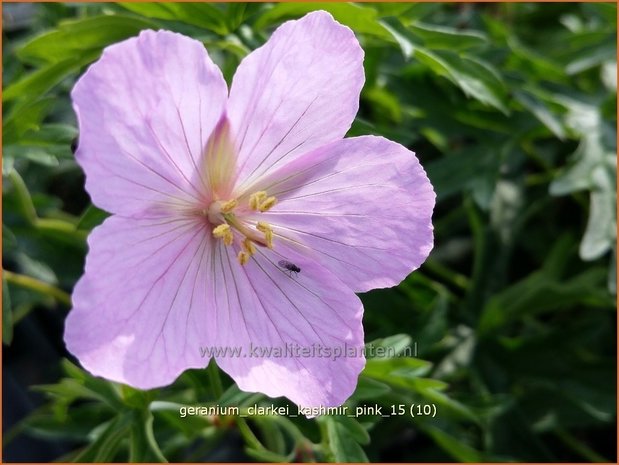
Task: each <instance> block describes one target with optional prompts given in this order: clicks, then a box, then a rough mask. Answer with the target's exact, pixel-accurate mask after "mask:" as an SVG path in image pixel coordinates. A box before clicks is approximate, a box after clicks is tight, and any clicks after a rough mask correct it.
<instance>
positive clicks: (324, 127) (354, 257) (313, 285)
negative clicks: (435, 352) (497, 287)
mask: <svg viewBox="0 0 619 465" xmlns="http://www.w3.org/2000/svg"><path fill="white" fill-rule="evenodd" d="M363 58H364V53H363V50H362V48H361V46H360V44H359V42H358V41H357V38H356V37H355V35H354V33H353V32H352V31H351V30H350V29H349V28H348V27H346V26H343V25H341V24H340V23H338V22H337V21H335V20H334V19H333V17H332V16H331V15H330V14H329V13H326V12H324V11H315V12H312V13H309V14H307V15H305V16H304V17H302V18H301V19H298V20H291V21H287V22H285V23H283V24H282V25H281V26H280V27H279V28H277V29H276V30H275V31H274V32H273V34H272V35H271V37H270V39H269V40H268V41H267V42H266V43H265V44H264V45H263V46H261V47H260V48H258V49H256V50H254V51H253V52H251V53H250V54H248V55H247V56H246V57H245V58H244V59H243V60H242V61H241V63H240V65H239V66H238V69H237V70H236V73H235V75H234V77H233V79H232V84H231V86H230V90H229V91H228V87H227V84H226V82H225V80H224V78H223V76H222V73H221V71H220V70H219V68H218V67H217V66H216V65H215V64H214V63H213V61H212V60H211V58H210V57H209V55H208V52H207V50H206V49H205V47H204V45H203V44H202V43H201V42H199V41H197V40H194V39H191V38H189V37H186V36H184V35H181V34H178V33H173V32H169V31H163V30H160V31H152V30H146V31H142V32H141V33H140V34H139V36H137V37H134V38H130V39H127V40H125V41H122V42H119V43H116V44H113V45H110V46H108V47H107V48H106V49H105V50H104V51H103V54H102V56H101V58H100V59H99V60H98V61H96V62H95V63H94V64H92V65H91V66H90V67H89V68H88V69H87V71H86V72H85V73H84V74H83V76H81V78H80V79H79V80H78V82H77V83H76V84H75V86H74V88H73V90H72V92H71V98H72V101H73V107H74V109H75V112H76V114H77V120H78V126H79V141H78V146H77V150H76V153H75V157H76V160H77V162H78V163H79V165H80V166H81V167H82V169H83V170H84V172H85V174H86V190H87V191H88V193H89V194H90V196H91V199H92V202H93V203H94V204H95V205H96V206H98V207H100V208H101V209H104V210H106V211H108V212H110V213H111V216H110V217H109V218H107V219H106V220H105V221H104V222H103V223H102V224H101V225H100V226H98V227H96V228H95V229H94V230H93V231H92V233H91V234H90V236H89V238H88V246H89V251H88V254H87V257H86V264H85V271H84V274H83V276H82V277H81V278H80V279H79V281H78V282H77V284H76V285H75V288H74V291H73V295H72V304H73V305H72V309H71V311H70V313H69V315H68V317H67V320H66V325H65V342H66V345H67V348H68V350H69V351H70V352H71V353H72V354H73V355H75V357H77V359H78V360H79V362H80V363H81V365H82V366H83V367H84V368H85V369H86V370H88V371H89V372H91V373H92V374H94V375H97V376H102V377H104V378H106V379H109V380H112V381H116V382H121V383H125V384H128V385H130V386H133V387H136V388H141V389H150V388H155V387H160V386H165V385H169V384H171V383H172V382H174V380H175V379H176V378H177V377H178V376H179V375H180V374H181V373H182V372H183V371H184V370H186V369H189V368H204V367H205V366H206V364H207V363H208V361H209V360H208V359H205V357H204V356H203V355H202V354H201V348H203V347H218V348H226V347H228V348H231V347H236V348H241V349H243V348H245V349H246V350H245V351H241V352H238V351H237V352H235V353H233V351H230V352H227V353H223V352H226V351H220V353H219V354H215V355H214V358H215V360H216V362H217V364H218V366H219V367H220V368H221V369H222V370H224V371H225V372H226V373H228V374H229V375H230V376H231V377H232V379H233V380H234V381H235V382H236V383H237V385H238V387H239V388H240V389H242V390H245V391H257V392H262V393H264V394H266V395H268V396H271V397H279V396H285V397H287V398H288V399H290V400H291V401H293V402H295V403H296V404H298V405H301V406H308V407H310V406H311V407H316V406H325V407H328V406H337V405H340V404H342V403H343V402H345V401H346V399H347V398H348V397H349V396H350V395H351V394H352V393H353V391H354V389H355V387H356V384H357V379H358V377H359V373H360V372H361V370H362V369H363V367H364V365H365V358H364V355H363V350H362V348H363V344H364V333H363V325H362V316H363V306H362V303H361V301H360V299H359V298H358V297H357V295H356V293H361V292H365V291H368V290H370V289H374V288H384V287H391V286H394V285H397V284H398V283H400V282H401V281H402V280H403V279H404V278H405V277H406V276H407V275H408V274H409V273H410V272H411V271H413V270H414V269H416V268H418V267H419V266H420V265H421V264H422V263H423V262H424V260H425V259H426V258H427V256H428V254H429V253H430V250H431V249H432V247H433V227H432V221H431V219H432V211H433V208H434V204H435V194H434V190H433V188H432V185H431V184H430V181H429V180H428V178H427V176H426V173H425V171H424V170H423V168H422V167H421V165H420V164H419V161H418V160H417V158H416V157H415V154H414V153H413V152H411V151H410V150H408V149H407V148H405V147H403V146H402V145H400V144H397V143H395V142H392V141H389V140H387V139H385V138H382V137H375V136H361V137H350V138H344V136H345V134H346V132H347V131H348V130H349V128H350V126H351V124H352V122H353V120H354V118H355V116H356V114H357V111H358V108H359V97H360V92H361V88H362V87H363V84H364V81H365V75H364V70H363ZM281 263H285V264H289V265H290V266H287V268H288V269H286V267H282V266H281V265H280V264H281ZM292 265H294V270H291V269H290V268H291V266H292ZM297 269H298V270H299V271H297ZM292 271H295V272H294V273H293V272H292ZM290 344H294V345H296V346H299V347H316V346H319V347H323V348H325V349H330V352H333V351H334V350H337V348H338V347H339V348H341V347H347V348H348V349H347V352H348V353H347V354H346V356H342V357H321V356H316V352H315V351H314V355H313V356H309V357H304V356H303V355H302V353H301V354H296V355H295V356H285V357H276V356H273V355H269V354H268V353H266V355H263V356H261V357H254V356H251V354H250V353H249V347H250V346H254V347H256V346H260V347H286V346H287V345H290ZM350 347H353V348H357V349H358V350H357V351H356V355H353V356H351V355H350V350H349V349H350Z"/></svg>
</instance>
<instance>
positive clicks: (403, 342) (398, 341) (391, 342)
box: [365, 334, 413, 358]
mask: <svg viewBox="0 0 619 465" xmlns="http://www.w3.org/2000/svg"><path fill="white" fill-rule="evenodd" d="M412 342H413V340H412V338H411V337H410V336H409V335H408V334H394V335H393V336H389V337H385V338H381V339H375V340H374V341H371V342H368V343H367V344H366V345H365V350H366V356H367V357H368V358H373V357H380V358H394V357H397V356H399V355H401V354H402V353H403V352H404V351H405V350H407V349H409V350H410V349H411V344H412Z"/></svg>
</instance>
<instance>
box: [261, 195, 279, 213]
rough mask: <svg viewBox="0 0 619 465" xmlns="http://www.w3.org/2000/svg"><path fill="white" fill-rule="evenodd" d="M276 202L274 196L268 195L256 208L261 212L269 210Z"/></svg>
mask: <svg viewBox="0 0 619 465" xmlns="http://www.w3.org/2000/svg"><path fill="white" fill-rule="evenodd" d="M276 203H277V199H276V198H275V197H269V198H268V199H266V200H265V201H264V202H261V203H260V205H259V206H258V210H260V211H261V212H266V211H268V210H270V209H271V208H272V207H273V205H275V204H276Z"/></svg>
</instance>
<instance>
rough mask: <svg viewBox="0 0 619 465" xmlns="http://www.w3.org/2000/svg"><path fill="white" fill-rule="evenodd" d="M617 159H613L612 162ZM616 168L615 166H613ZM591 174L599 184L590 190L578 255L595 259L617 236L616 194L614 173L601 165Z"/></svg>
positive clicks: (607, 249) (608, 248) (610, 245)
mask: <svg viewBox="0 0 619 465" xmlns="http://www.w3.org/2000/svg"><path fill="white" fill-rule="evenodd" d="M616 162H617V160H616V159H614V163H616ZM615 169H616V168H615ZM592 176H593V177H594V178H595V179H596V180H597V181H596V183H597V184H598V185H600V186H601V188H598V189H596V190H593V191H592V192H591V200H590V205H591V207H590V209H589V218H588V220H587V229H586V230H585V235H584V236H583V238H582V241H581V243H580V249H579V253H580V257H581V258H582V259H583V260H595V259H597V258H599V257H601V256H602V255H604V254H605V253H606V252H608V251H609V250H611V248H612V247H613V245H614V244H615V239H616V237H617V220H616V216H615V212H616V210H617V194H616V190H617V189H616V186H615V185H614V181H615V178H614V177H613V176H614V173H612V172H610V173H609V172H608V170H605V169H604V168H602V167H599V168H598V169H596V170H595V171H594V172H593V173H592Z"/></svg>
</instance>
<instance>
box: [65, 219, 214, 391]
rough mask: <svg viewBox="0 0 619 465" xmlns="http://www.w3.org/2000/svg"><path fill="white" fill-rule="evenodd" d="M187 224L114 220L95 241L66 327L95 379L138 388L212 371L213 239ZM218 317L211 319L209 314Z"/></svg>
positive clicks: (67, 338)
mask: <svg viewBox="0 0 619 465" xmlns="http://www.w3.org/2000/svg"><path fill="white" fill-rule="evenodd" d="M205 229H206V228H205V227H204V225H202V224H200V223H198V222H196V221H195V220H188V219H184V218H179V219H170V218H154V219H124V218H120V217H118V216H112V217H110V218H108V219H107V220H106V221H105V222H104V223H103V224H102V225H101V226H99V227H97V228H96V229H95V230H94V231H93V232H92V234H91V235H90V237H89V239H88V243H89V246H90V251H89V253H88V256H87V259H86V269H85V273H84V275H83V276H82V278H81V279H80V280H79V281H78V283H77V284H76V286H75V289H74V291H73V309H72V310H71V312H70V313H69V316H68V317H67V320H66V327H65V342H66V345H67V348H68V350H69V351H70V352H71V353H72V354H73V355H75V356H76V357H77V358H78V359H79V361H80V362H81V364H82V365H83V366H84V368H86V369H87V370H88V371H90V372H91V373H93V374H95V375H98V376H103V377H105V378H107V379H111V380H114V381H118V382H122V383H126V384H129V385H131V386H135V387H138V388H144V389H147V388H152V387H157V386H163V385H166V384H170V383H171V382H172V381H174V379H175V378H176V377H177V376H178V375H179V374H180V373H181V372H182V371H183V370H185V369H187V368H191V367H204V366H205V365H206V364H207V363H208V359H204V358H202V357H201V354H200V346H201V345H202V344H205V340H204V328H205V327H206V326H208V325H209V324H210V323H209V321H208V315H209V314H212V309H210V308H208V305H207V301H206V299H205V292H206V284H205V283H206V281H207V279H211V277H210V275H209V267H208V266H207V263H208V261H209V251H210V237H211V236H210V233H209V232H208V231H206V232H205ZM209 312H210V313H209Z"/></svg>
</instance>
